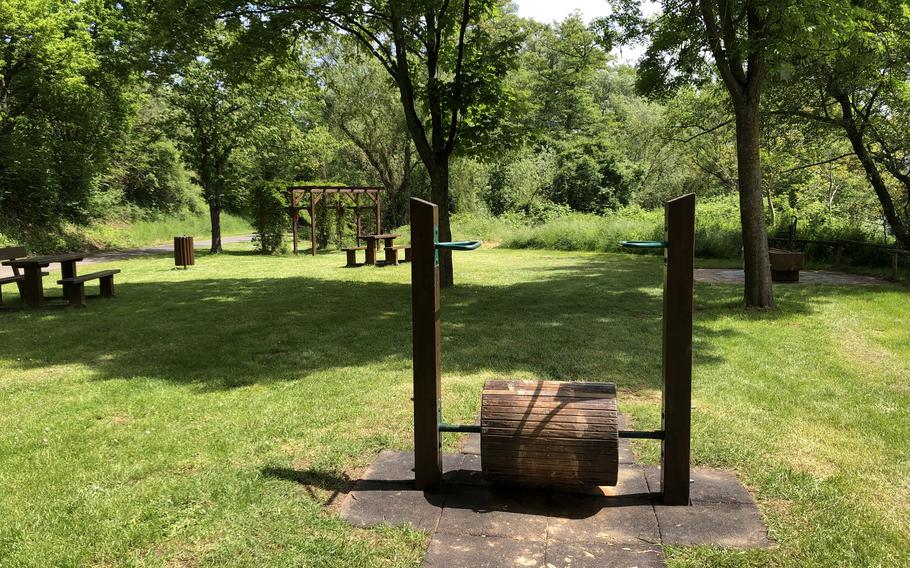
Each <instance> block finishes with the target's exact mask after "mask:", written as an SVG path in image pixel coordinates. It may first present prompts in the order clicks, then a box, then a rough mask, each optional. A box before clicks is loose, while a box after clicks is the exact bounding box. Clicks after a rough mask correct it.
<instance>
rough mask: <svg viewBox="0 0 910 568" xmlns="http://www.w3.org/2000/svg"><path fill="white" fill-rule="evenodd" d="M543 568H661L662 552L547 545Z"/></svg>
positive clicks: (613, 546) (635, 547)
mask: <svg viewBox="0 0 910 568" xmlns="http://www.w3.org/2000/svg"><path fill="white" fill-rule="evenodd" d="M546 560H547V568H663V567H664V566H666V563H665V562H664V553H663V549H662V548H661V547H660V546H650V545H633V546H628V545H622V544H579V543H549V544H548V545H547V558H546Z"/></svg>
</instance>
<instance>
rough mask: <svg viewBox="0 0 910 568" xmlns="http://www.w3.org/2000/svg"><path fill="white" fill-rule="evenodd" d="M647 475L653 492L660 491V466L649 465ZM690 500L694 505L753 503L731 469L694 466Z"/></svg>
mask: <svg viewBox="0 0 910 568" xmlns="http://www.w3.org/2000/svg"><path fill="white" fill-rule="evenodd" d="M644 469H645V477H646V478H647V480H648V486H649V487H650V488H651V491H652V492H653V493H659V492H660V468H659V467H657V466H647V467H645V468H644ZM690 476H691V478H690V483H689V500H690V501H691V502H692V504H693V505H697V504H707V503H739V504H741V505H752V504H754V503H755V501H754V499H752V495H751V494H750V493H749V491H748V490H747V489H746V488H745V486H744V485H743V484H742V483H741V482H740V481H739V479H737V477H736V475H735V474H734V473H733V472H731V471H726V470H722V469H711V468H694V469H692V471H691V472H690Z"/></svg>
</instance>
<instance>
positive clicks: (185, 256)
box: [174, 236, 196, 268]
mask: <svg viewBox="0 0 910 568" xmlns="http://www.w3.org/2000/svg"><path fill="white" fill-rule="evenodd" d="M193 264H196V249H195V248H193V237H188V236H182V237H174V265H175V266H182V267H183V268H186V267H187V266H191V265H193Z"/></svg>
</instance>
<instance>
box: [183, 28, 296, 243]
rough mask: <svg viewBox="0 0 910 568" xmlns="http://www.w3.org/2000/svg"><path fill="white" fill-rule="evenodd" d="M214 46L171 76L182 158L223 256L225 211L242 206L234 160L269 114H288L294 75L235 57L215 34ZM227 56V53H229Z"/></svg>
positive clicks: (267, 61)
mask: <svg viewBox="0 0 910 568" xmlns="http://www.w3.org/2000/svg"><path fill="white" fill-rule="evenodd" d="M213 42H214V44H213V47H212V48H211V49H210V50H209V51H208V52H207V53H206V54H205V55H204V56H198V57H196V58H195V59H192V60H190V61H189V62H188V63H187V64H186V65H185V66H184V67H183V68H182V69H181V70H180V71H179V72H178V73H175V74H174V75H172V76H171V78H170V87H169V88H170V92H171V97H170V101H171V104H172V105H173V106H174V108H175V109H176V110H177V113H176V119H177V123H178V124H179V125H180V126H181V128H179V129H177V134H178V136H177V137H178V140H179V142H180V146H181V150H182V151H183V156H184V159H185V160H186V161H187V163H188V164H189V165H190V168H191V169H192V170H193V172H194V173H195V176H196V180H197V182H198V183H199V185H200V186H201V187H202V192H203V197H204V199H205V201H206V203H207V204H208V207H209V216H210V219H211V229H212V245H211V252H212V253H219V252H221V250H222V248H221V212H222V210H223V209H224V207H225V205H229V204H231V203H232V199H233V202H235V203H236V202H239V199H238V195H237V194H238V192H239V190H240V189H241V188H240V187H238V184H236V183H232V176H233V175H235V174H236V173H237V171H236V169H232V166H233V163H232V156H233V154H234V152H235V151H236V150H237V149H238V148H239V147H241V146H242V145H244V144H247V143H250V133H251V132H252V131H253V130H254V129H255V128H256V127H257V125H258V123H259V122H260V121H262V120H264V119H265V118H266V117H268V116H271V115H276V114H278V115H280V114H282V113H286V112H287V108H286V103H287V102H288V98H287V97H285V96H284V95H286V92H285V89H286V88H287V87H288V86H289V85H292V84H293V83H294V74H293V72H289V71H287V70H286V69H284V68H283V67H282V66H281V65H279V64H278V63H277V62H276V61H275V60H273V59H270V58H266V59H264V60H261V61H254V60H248V59H246V58H245V57H240V56H232V55H233V51H232V50H231V49H229V48H230V47H232V46H231V45H230V43H231V38H230V37H229V36H228V35H227V34H225V33H222V32H215V33H214V34H213ZM226 54H227V55H226Z"/></svg>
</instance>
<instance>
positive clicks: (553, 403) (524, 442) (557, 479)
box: [480, 380, 619, 486]
mask: <svg viewBox="0 0 910 568" xmlns="http://www.w3.org/2000/svg"><path fill="white" fill-rule="evenodd" d="M480 427H481V430H480V448H481V450H480V452H481V466H482V469H483V474H484V477H485V478H487V479H489V480H491V481H497V482H504V483H516V484H531V485H538V484H540V485H565V486H572V485H575V486H578V485H588V486H592V485H616V477H617V473H618V470H619V443H618V442H619V440H618V431H617V423H616V387H615V385H613V384H611V383H577V382H561V381H503V380H491V381H487V382H486V383H485V384H484V388H483V400H482V403H481V415H480Z"/></svg>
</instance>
